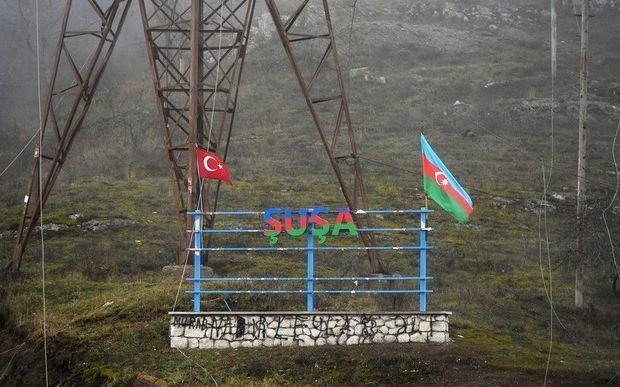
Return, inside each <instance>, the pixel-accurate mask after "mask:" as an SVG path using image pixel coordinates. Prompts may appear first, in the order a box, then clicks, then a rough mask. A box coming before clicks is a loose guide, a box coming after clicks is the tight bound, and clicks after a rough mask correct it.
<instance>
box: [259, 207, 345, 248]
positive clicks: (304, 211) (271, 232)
mask: <svg viewBox="0 0 620 387" xmlns="http://www.w3.org/2000/svg"><path fill="white" fill-rule="evenodd" d="M308 213H309V214H308ZM328 213H329V211H328V210H327V208H323V207H319V208H312V209H308V208H300V209H299V212H298V214H299V215H298V216H299V221H298V223H299V226H298V227H295V226H293V212H292V211H291V209H290V208H285V209H284V210H282V209H281V208H270V209H268V210H266V211H265V216H264V220H265V223H266V224H267V225H268V226H270V227H271V228H265V229H264V230H263V235H265V236H267V237H268V238H269V245H270V246H274V245H275V244H276V243H278V236H279V235H280V234H281V233H282V228H283V227H282V223H283V222H282V221H281V220H279V219H281V218H279V217H280V216H281V215H282V214H284V230H285V231H286V233H287V234H288V235H290V236H293V237H299V236H302V235H304V233H305V232H306V230H307V229H308V227H311V230H312V235H313V236H314V237H316V238H317V240H318V242H319V244H321V243H324V242H325V240H326V239H327V238H326V235H327V234H329V233H330V224H329V221H328V220H327V219H325V218H323V217H321V216H320V215H321V214H328ZM308 215H309V216H308ZM342 230H346V231H348V232H349V235H351V236H356V235H357V227H355V223H354V222H353V217H352V216H351V212H349V210H348V209H346V208H343V209H341V210H340V211H339V212H338V214H337V216H336V221H335V222H334V225H333V227H331V235H332V236H337V235H339V234H340V231H342Z"/></svg>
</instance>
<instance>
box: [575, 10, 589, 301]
mask: <svg viewBox="0 0 620 387" xmlns="http://www.w3.org/2000/svg"><path fill="white" fill-rule="evenodd" d="M589 2H590V0H582V3H581V73H580V77H579V85H580V92H579V151H578V152H579V153H578V159H577V265H576V269H575V306H583V293H584V285H583V267H584V262H583V261H584V256H585V254H584V251H583V250H584V249H583V234H584V216H583V215H584V211H585V206H586V160H587V155H586V115H587V110H588V19H589V17H590V6H589V5H590V4H589Z"/></svg>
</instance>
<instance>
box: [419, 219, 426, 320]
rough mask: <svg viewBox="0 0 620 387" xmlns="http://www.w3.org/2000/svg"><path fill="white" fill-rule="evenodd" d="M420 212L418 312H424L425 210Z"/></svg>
mask: <svg viewBox="0 0 620 387" xmlns="http://www.w3.org/2000/svg"><path fill="white" fill-rule="evenodd" d="M422 210H423V212H420V229H421V230H420V312H426V212H424V211H426V208H424V207H422Z"/></svg>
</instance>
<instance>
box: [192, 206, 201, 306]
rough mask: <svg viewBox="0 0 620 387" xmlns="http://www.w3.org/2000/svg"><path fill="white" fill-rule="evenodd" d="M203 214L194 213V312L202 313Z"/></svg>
mask: <svg viewBox="0 0 620 387" xmlns="http://www.w3.org/2000/svg"><path fill="white" fill-rule="evenodd" d="M201 248H202V214H201V213H200V212H199V211H196V212H194V249H195V250H194V312H200V275H201V271H202V270H201V260H200V258H201V254H202V251H201V250H200V249H201Z"/></svg>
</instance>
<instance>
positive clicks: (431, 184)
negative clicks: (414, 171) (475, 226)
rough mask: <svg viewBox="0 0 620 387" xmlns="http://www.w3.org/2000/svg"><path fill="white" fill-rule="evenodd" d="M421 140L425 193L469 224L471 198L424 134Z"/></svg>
mask: <svg viewBox="0 0 620 387" xmlns="http://www.w3.org/2000/svg"><path fill="white" fill-rule="evenodd" d="M420 138H421V140H422V172H423V175H424V191H426V193H427V194H428V196H430V197H431V199H433V200H434V201H435V203H437V204H439V206H440V207H441V208H443V209H444V210H446V211H447V212H449V213H450V214H452V216H454V218H456V220H458V221H459V222H460V223H465V222H467V220H468V219H469V216H470V215H471V213H472V211H473V208H472V202H471V198H470V197H469V195H468V194H467V192H465V190H464V189H463V187H461V185H460V184H459V183H458V181H456V179H455V178H454V176H452V174H451V173H450V171H449V170H448V168H446V166H445V165H444V164H443V162H442V161H441V159H439V156H437V154H436V153H435V151H434V150H433V148H431V146H430V145H429V144H428V142H427V141H426V138H424V135H423V134H422V133H420Z"/></svg>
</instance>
